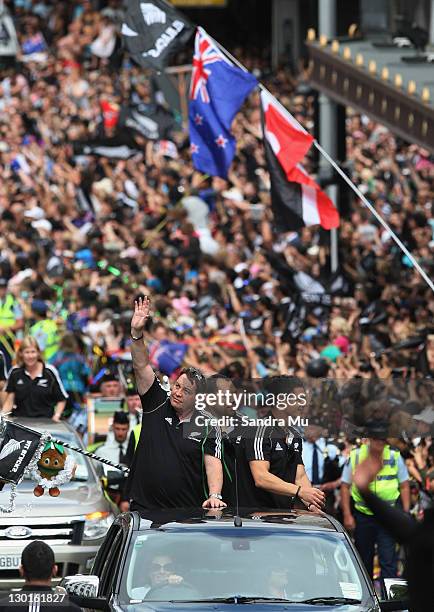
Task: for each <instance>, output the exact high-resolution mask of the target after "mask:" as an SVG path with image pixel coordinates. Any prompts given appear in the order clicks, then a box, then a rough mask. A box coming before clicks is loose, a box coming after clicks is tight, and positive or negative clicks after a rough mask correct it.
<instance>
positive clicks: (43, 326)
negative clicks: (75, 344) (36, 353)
mask: <svg viewBox="0 0 434 612" xmlns="http://www.w3.org/2000/svg"><path fill="white" fill-rule="evenodd" d="M30 335H31V336H33V337H34V338H36V340H37V341H38V344H39V345H40V346H41V348H42V350H43V353H44V359H45V360H47V361H49V360H50V359H51V358H52V357H54V355H55V354H56V353H57V351H58V350H59V345H60V337H59V332H58V329H57V324H56V322H55V321H52V320H51V319H44V320H43V321H38V322H37V323H35V324H34V325H32V327H31V328H30Z"/></svg>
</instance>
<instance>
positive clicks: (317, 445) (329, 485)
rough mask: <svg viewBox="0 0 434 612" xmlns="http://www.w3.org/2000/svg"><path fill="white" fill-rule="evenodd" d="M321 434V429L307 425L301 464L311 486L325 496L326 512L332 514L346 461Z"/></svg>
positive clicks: (334, 446) (337, 449) (336, 448)
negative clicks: (316, 487) (336, 491)
mask: <svg viewBox="0 0 434 612" xmlns="http://www.w3.org/2000/svg"><path fill="white" fill-rule="evenodd" d="M321 434H322V428H321V427H319V426H317V425H309V427H307V428H306V429H305V431H304V441H303V463H304V467H305V470H306V474H307V477H308V478H309V480H310V481H311V483H312V485H313V486H318V488H319V489H320V490H321V491H324V493H325V494H326V507H325V510H326V512H327V513H328V514H333V512H334V505H335V489H336V488H337V487H339V486H340V484H341V481H340V476H341V473H342V469H343V467H344V464H345V462H346V459H345V457H344V456H342V455H340V451H339V448H338V447H337V446H336V444H333V443H332V442H329V441H327V440H326V438H324V437H323V436H322V435H321Z"/></svg>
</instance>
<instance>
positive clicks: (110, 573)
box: [99, 529, 124, 596]
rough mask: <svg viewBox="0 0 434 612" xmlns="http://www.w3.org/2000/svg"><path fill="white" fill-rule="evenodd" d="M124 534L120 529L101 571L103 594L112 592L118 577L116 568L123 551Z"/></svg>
mask: <svg viewBox="0 0 434 612" xmlns="http://www.w3.org/2000/svg"><path fill="white" fill-rule="evenodd" d="M123 536H124V533H123V531H122V529H119V531H118V533H117V534H116V537H115V539H114V541H113V544H112V546H111V547H110V552H109V553H108V554H107V557H106V558H105V561H104V566H103V568H102V572H101V581H100V588H99V594H100V595H102V596H105V595H109V594H110V593H111V589H112V585H113V581H114V580H115V578H116V568H117V567H118V564H119V560H120V556H121V552H122V542H123Z"/></svg>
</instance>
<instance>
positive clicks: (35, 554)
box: [0, 540, 81, 612]
mask: <svg viewBox="0 0 434 612" xmlns="http://www.w3.org/2000/svg"><path fill="white" fill-rule="evenodd" d="M19 571H20V575H21V576H22V577H23V578H24V580H25V583H24V586H23V588H22V591H21V592H17V593H15V595H17V596H18V595H19V596H20V597H19V598H18V597H17V599H13V595H14V594H13V593H8V594H7V595H5V596H4V597H3V598H2V599H0V610H2V612H13V611H14V612H24V611H26V612H27V611H28V612H31V611H33V612H49V611H50V610H53V609H54V610H56V609H61V610H63V611H64V612H80V610H81V608H79V607H78V606H76V605H75V604H73V603H71V602H68V601H65V599H63V601H62V600H61V597H63V595H62V594H60V593H59V594H58V597H57V599H58V601H56V602H51V601H50V600H51V597H50V594H52V593H54V589H53V588H52V579H53V578H55V577H56V575H57V565H56V563H55V559H54V553H53V551H52V549H51V548H50V547H49V546H48V544H46V543H45V542H42V541H41V540H35V541H34V542H31V543H30V544H29V545H28V546H26V548H25V549H24V550H23V552H22V554H21V566H20V569H19ZM26 594H27V596H28V601H23V599H25V596H26ZM11 597H12V599H11ZM38 597H39V601H38V599H37V598H38ZM15 602H17V603H15Z"/></svg>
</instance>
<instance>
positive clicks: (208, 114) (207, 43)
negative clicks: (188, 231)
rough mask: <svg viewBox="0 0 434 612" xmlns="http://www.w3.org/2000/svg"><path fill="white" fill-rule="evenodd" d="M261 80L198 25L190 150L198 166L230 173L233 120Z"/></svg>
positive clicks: (213, 173) (220, 173)
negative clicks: (230, 56)
mask: <svg viewBox="0 0 434 612" xmlns="http://www.w3.org/2000/svg"><path fill="white" fill-rule="evenodd" d="M257 84H258V82H257V80H256V79H255V77H254V76H253V75H251V74H250V73H249V72H244V71H243V70H241V69H240V68H237V67H236V66H234V65H233V64H232V62H230V61H229V60H228V59H227V58H226V56H225V55H224V54H223V53H222V52H221V51H220V50H219V48H218V47H217V45H216V43H215V42H214V41H213V40H212V39H211V38H210V37H209V36H208V35H207V33H206V32H205V30H203V29H202V28H198V29H197V32H196V40H195V45H194V57H193V72H192V75H191V85H190V104H189V126H190V152H191V156H192V160H193V164H194V167H195V168H196V169H197V170H199V171H200V172H204V173H206V174H209V175H210V176H221V177H222V178H226V177H227V173H228V170H229V166H230V165H231V163H232V160H233V158H234V155H235V150H236V142H235V138H234V137H233V136H232V134H231V125H232V121H233V119H234V117H235V115H236V114H237V112H238V111H239V109H240V106H241V105H242V103H243V102H244V100H245V98H246V96H247V95H248V94H249V93H250V92H251V91H252V89H253V88H254V87H256V86H257Z"/></svg>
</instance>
